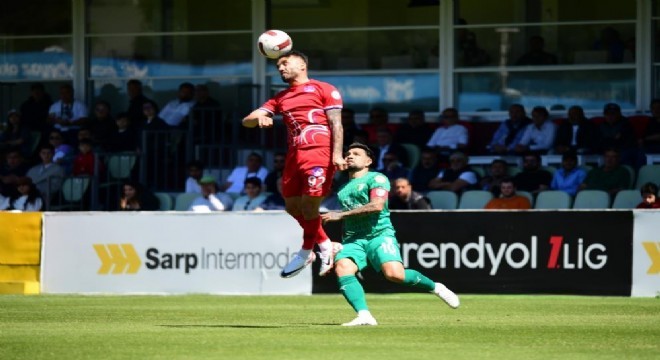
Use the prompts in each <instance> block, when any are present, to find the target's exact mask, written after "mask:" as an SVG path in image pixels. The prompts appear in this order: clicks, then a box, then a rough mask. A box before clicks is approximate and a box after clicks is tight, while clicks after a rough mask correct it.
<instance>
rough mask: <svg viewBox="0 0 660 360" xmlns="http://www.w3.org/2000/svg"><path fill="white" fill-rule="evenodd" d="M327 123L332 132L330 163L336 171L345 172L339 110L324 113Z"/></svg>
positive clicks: (342, 131) (342, 130) (342, 129)
mask: <svg viewBox="0 0 660 360" xmlns="http://www.w3.org/2000/svg"><path fill="white" fill-rule="evenodd" d="M326 114H327V115H328V122H329V123H330V129H331V131H332V163H333V164H334V165H335V167H336V168H337V170H339V171H343V170H346V168H347V167H348V165H346V159H344V153H343V152H344V144H343V143H344V127H343V126H342V124H341V109H330V110H328V111H326Z"/></svg>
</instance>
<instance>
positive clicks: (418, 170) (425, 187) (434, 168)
mask: <svg viewBox="0 0 660 360" xmlns="http://www.w3.org/2000/svg"><path fill="white" fill-rule="evenodd" d="M439 170H440V168H439V166H438V154H437V153H436V152H435V150H433V149H429V148H423V149H422V153H421V155H420V158H419V164H418V165H417V166H416V167H415V168H414V169H413V170H412V171H411V172H410V183H411V184H412V188H413V190H414V191H417V192H421V193H426V192H428V191H429V190H430V188H429V183H430V182H431V180H433V179H435V178H436V176H438V171H439Z"/></svg>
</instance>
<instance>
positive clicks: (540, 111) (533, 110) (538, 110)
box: [532, 106, 550, 117]
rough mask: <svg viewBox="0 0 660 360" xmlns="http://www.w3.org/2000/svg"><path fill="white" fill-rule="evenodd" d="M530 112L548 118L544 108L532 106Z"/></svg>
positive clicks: (546, 110) (548, 114)
mask: <svg viewBox="0 0 660 360" xmlns="http://www.w3.org/2000/svg"><path fill="white" fill-rule="evenodd" d="M532 112H533V113H535V112H536V113H540V114H543V115H544V116H545V117H548V116H550V113H549V112H548V109H546V108H545V106H534V108H533V109H532Z"/></svg>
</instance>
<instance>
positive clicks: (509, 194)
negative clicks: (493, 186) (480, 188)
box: [484, 178, 532, 210]
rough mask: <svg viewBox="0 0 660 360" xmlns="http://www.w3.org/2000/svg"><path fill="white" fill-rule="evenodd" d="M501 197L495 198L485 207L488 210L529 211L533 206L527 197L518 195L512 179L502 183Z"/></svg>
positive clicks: (506, 179) (504, 180)
mask: <svg viewBox="0 0 660 360" xmlns="http://www.w3.org/2000/svg"><path fill="white" fill-rule="evenodd" d="M498 192H499V193H500V195H499V197H496V198H493V199H491V200H490V201H488V203H487V204H486V206H485V207H484V209H488V210H527V209H531V208H532V204H531V203H530V202H529V199H528V198H526V197H525V196H521V195H518V194H516V185H515V184H514V183H513V179H512V178H505V179H503V180H502V181H501V182H500V189H499V191H498Z"/></svg>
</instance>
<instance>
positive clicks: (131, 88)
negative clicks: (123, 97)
mask: <svg viewBox="0 0 660 360" xmlns="http://www.w3.org/2000/svg"><path fill="white" fill-rule="evenodd" d="M126 93H127V94H128V109H126V113H127V114H128V117H129V118H130V119H131V124H133V126H135V127H137V128H140V127H142V125H143V124H144V120H145V117H144V113H143V111H142V109H143V106H144V104H146V103H148V102H153V101H152V100H151V99H149V98H148V97H146V96H144V93H143V90H142V82H141V81H140V80H138V79H130V80H128V82H127V83H126Z"/></svg>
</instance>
